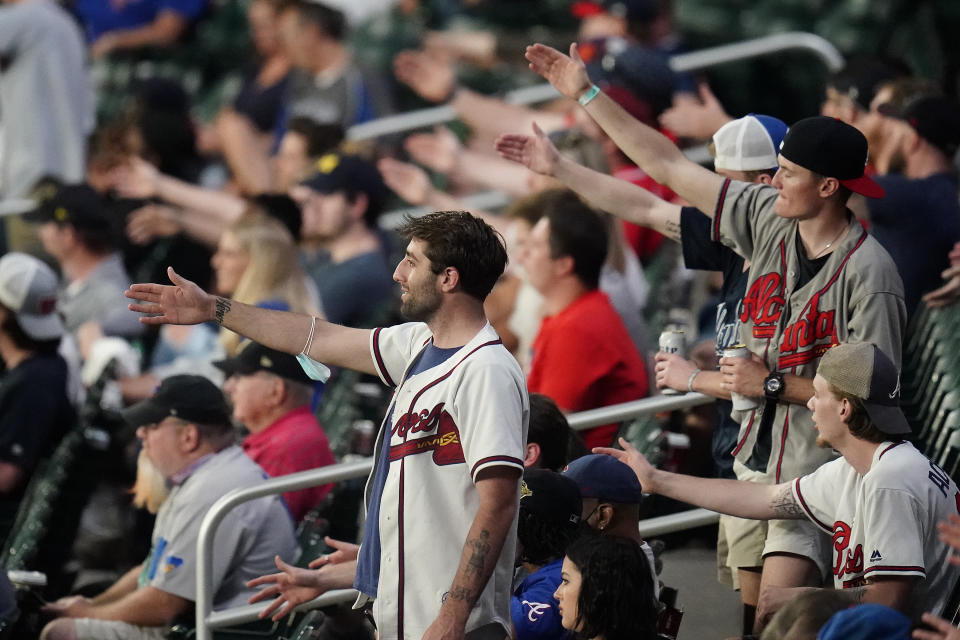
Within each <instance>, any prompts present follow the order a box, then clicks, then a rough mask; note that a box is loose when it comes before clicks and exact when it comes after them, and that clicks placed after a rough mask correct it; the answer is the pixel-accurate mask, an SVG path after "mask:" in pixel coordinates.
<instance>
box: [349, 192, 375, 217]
mask: <svg viewBox="0 0 960 640" xmlns="http://www.w3.org/2000/svg"><path fill="white" fill-rule="evenodd" d="M349 204H350V215H351V216H352V217H353V218H354V219H355V220H360V221H361V222H362V221H363V216H364V214H365V213H366V212H367V207H368V206H369V205H370V199H369V198H367V194H365V193H363V192H360V191H358V192H357V193H356V195H355V196H354V199H353V202H350V203H349Z"/></svg>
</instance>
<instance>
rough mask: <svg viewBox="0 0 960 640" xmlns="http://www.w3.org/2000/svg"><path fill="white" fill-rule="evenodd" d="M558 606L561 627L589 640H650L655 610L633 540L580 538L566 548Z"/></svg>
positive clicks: (643, 560) (646, 569)
mask: <svg viewBox="0 0 960 640" xmlns="http://www.w3.org/2000/svg"><path fill="white" fill-rule="evenodd" d="M560 576H561V580H560V586H559V587H558V588H557V591H556V593H555V595H554V597H555V598H556V599H557V602H558V603H559V606H558V609H559V611H560V615H561V624H563V628H564V629H567V630H568V631H571V632H573V633H575V634H576V635H577V637H581V638H589V639H590V640H654V639H655V638H656V637H657V631H656V629H657V608H656V606H657V605H656V598H655V596H654V594H653V584H652V583H651V581H650V578H649V576H650V567H649V562H648V560H647V557H646V556H645V555H644V554H643V553H642V552H641V551H640V547H639V546H638V545H637V543H636V542H635V541H634V540H631V539H629V538H620V537H617V536H602V537H599V538H596V537H584V538H581V539H579V540H577V541H576V542H574V543H573V544H572V545H570V547H569V548H568V549H567V555H566V557H564V559H563V567H562V569H561V573H560Z"/></svg>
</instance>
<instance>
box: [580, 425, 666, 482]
mask: <svg viewBox="0 0 960 640" xmlns="http://www.w3.org/2000/svg"><path fill="white" fill-rule="evenodd" d="M620 446H621V447H623V450H620V449H614V448H612V447H594V448H593V452H594V453H603V454H606V455H608V456H613V457H614V458H616V459H617V460H619V461H620V462H622V463H624V464H626V465H627V466H628V467H630V468H631V469H633V472H634V473H635V474H637V479H638V480H639V481H640V486H641V487H643V490H644V491H645V492H647V493H656V492H657V490H656V482H655V479H654V475H655V474H656V472H657V470H656V468H655V467H654V466H653V465H652V464H650V463H649V462H648V461H647V459H646V458H645V457H644V456H643V454H642V453H640V452H639V451H637V448H636V447H634V446H633V445H632V444H630V443H629V442H627V441H626V440H624V439H623V438H620Z"/></svg>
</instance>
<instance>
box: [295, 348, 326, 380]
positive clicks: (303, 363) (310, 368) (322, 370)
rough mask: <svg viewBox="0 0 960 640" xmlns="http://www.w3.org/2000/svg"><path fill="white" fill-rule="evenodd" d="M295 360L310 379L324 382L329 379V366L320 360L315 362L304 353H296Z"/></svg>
mask: <svg viewBox="0 0 960 640" xmlns="http://www.w3.org/2000/svg"><path fill="white" fill-rule="evenodd" d="M297 362H299V363H300V368H301V369H303V372H304V373H305V374H307V376H308V377H309V378H310V379H311V380H316V381H318V382H326V381H327V380H329V379H330V368H329V367H328V366H327V365H325V364H323V363H322V362H317V361H316V360H314V359H313V358H311V357H310V356H308V355H307V354H305V353H298V354H297Z"/></svg>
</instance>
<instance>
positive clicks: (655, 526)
mask: <svg viewBox="0 0 960 640" xmlns="http://www.w3.org/2000/svg"><path fill="white" fill-rule="evenodd" d="M709 402H713V398H711V397H710V396H706V395H703V394H700V393H687V394H682V395H670V396H667V395H660V396H654V397H652V398H645V399H643V400H636V401H634V402H625V403H623V404H616V405H610V406H608V407H601V408H599V409H591V410H589V411H581V412H579V413H574V414H571V415H569V416H568V421H569V423H570V426H571V427H572V428H574V429H576V430H583V429H588V428H590V427H594V426H597V425H601V424H609V423H611V422H618V421H626V420H630V419H632V418H637V417H640V416H648V415H651V414H656V413H661V412H664V411H673V410H676V409H685V408H688V407H695V406H698V405H702V404H707V403H709ZM372 467H373V459H372V458H364V459H362V460H357V461H355V462H347V463H344V464H337V465H331V466H327V467H322V468H320V469H311V470H309V471H301V472H299V473H293V474H290V475H287V476H282V477H278V478H271V479H269V480H267V481H265V482H263V483H262V484H260V485H258V486H256V487H250V488H248V489H235V490H233V491H231V492H230V493H228V494H227V495H225V496H223V497H222V498H220V499H219V500H217V502H216V503H214V505H213V506H212V507H211V508H210V511H208V512H207V515H206V516H205V517H204V519H203V522H202V523H201V525H200V533H199V535H198V537H197V600H196V640H211V638H212V632H213V630H214V629H221V628H224V627H230V626H235V625H238V624H244V623H247V622H251V621H253V620H256V619H257V615H258V614H259V613H260V612H261V611H263V609H264V608H266V606H267V603H259V604H253V605H246V606H242V607H234V608H232V609H225V610H222V611H217V612H214V611H213V543H214V537H215V535H216V531H217V528H218V527H219V526H220V523H221V522H222V521H223V518H224V517H225V516H226V515H227V513H229V512H230V510H231V509H233V508H234V507H236V506H238V505H240V504H243V503H244V502H248V501H250V500H256V499H257V498H262V497H264V496H270V495H276V494H280V493H285V492H287V491H295V490H297V489H306V488H309V487H315V486H317V485H321V484H328V483H332V482H340V481H343V480H350V479H352V478H358V477H363V476H365V475H367V474H369V473H370V469H371V468H372ZM717 518H718V515H717V514H716V513H714V512H712V511H708V510H706V509H692V510H690V511H684V512H681V513H676V514H671V515H667V516H662V517H659V518H651V519H649V520H644V521H643V522H641V523H640V533H641V535H644V536H653V535H660V534H664V533H670V532H672V531H681V530H684V529H690V528H694V527H700V526H703V525H708V524H712V523H714V522H716V521H717ZM355 597H356V592H355V591H353V590H352V589H346V590H339V591H330V592H328V593H325V594H323V595H322V596H320V597H319V598H316V599H314V600H312V601H310V602H307V603H304V604H302V605H301V606H300V607H298V610H307V609H313V608H316V607H321V606H327V605H330V604H336V603H340V602H346V601H349V600H352V599H353V598H355Z"/></svg>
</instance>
